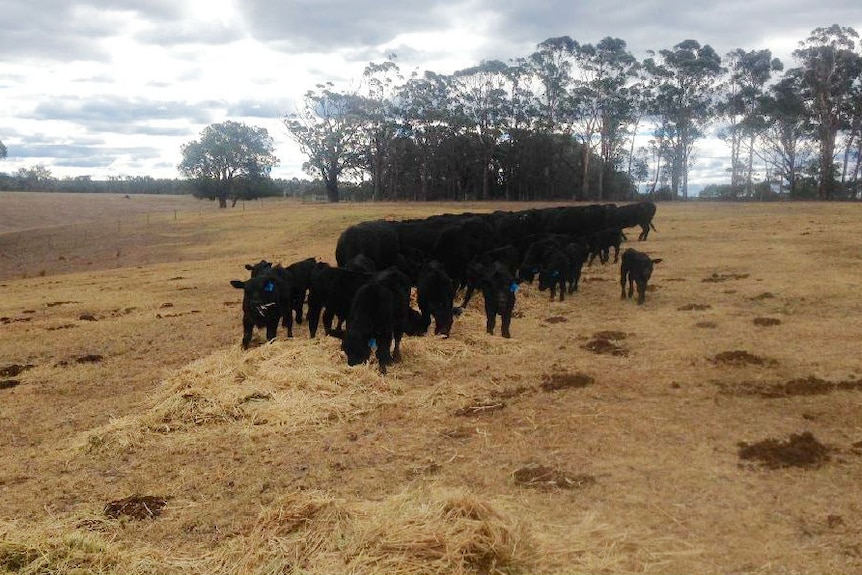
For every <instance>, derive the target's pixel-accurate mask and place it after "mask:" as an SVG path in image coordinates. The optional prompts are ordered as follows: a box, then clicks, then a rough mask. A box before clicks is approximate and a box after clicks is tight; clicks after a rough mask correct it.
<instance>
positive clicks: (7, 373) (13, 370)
mask: <svg viewBox="0 0 862 575" xmlns="http://www.w3.org/2000/svg"><path fill="white" fill-rule="evenodd" d="M34 367H36V366H35V365H33V364H30V363H28V364H27V365H20V364H17V363H13V364H11V365H7V366H6V367H0V377H17V376H19V375H21V374H22V373H24V372H25V371H27V370H28V369H33V368H34Z"/></svg>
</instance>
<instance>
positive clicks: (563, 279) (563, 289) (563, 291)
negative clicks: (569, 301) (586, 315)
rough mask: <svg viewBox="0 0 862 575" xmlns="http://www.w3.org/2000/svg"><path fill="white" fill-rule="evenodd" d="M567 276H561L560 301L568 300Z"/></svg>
mask: <svg viewBox="0 0 862 575" xmlns="http://www.w3.org/2000/svg"><path fill="white" fill-rule="evenodd" d="M565 294H566V276H565V275H563V274H560V301H563V300H565V299H566V295H565Z"/></svg>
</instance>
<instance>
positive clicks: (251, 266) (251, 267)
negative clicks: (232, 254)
mask: <svg viewBox="0 0 862 575" xmlns="http://www.w3.org/2000/svg"><path fill="white" fill-rule="evenodd" d="M245 269H247V270H248V271H254V266H253V265H251V264H245Z"/></svg>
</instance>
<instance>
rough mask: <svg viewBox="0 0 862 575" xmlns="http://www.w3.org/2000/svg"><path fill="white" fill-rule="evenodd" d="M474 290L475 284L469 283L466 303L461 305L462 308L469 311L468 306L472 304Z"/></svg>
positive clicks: (465, 298)
mask: <svg viewBox="0 0 862 575" xmlns="http://www.w3.org/2000/svg"><path fill="white" fill-rule="evenodd" d="M474 290H475V288H474V286H473V282H467V291H466V292H464V302H463V303H462V304H461V307H462V308H464V309H467V304H468V303H470V298H472V297H473V291H474Z"/></svg>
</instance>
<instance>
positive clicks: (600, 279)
mask: <svg viewBox="0 0 862 575" xmlns="http://www.w3.org/2000/svg"><path fill="white" fill-rule="evenodd" d="M581 281H584V282H609V281H611V280H609V279H608V278H600V277H589V278H583V279H581Z"/></svg>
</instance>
